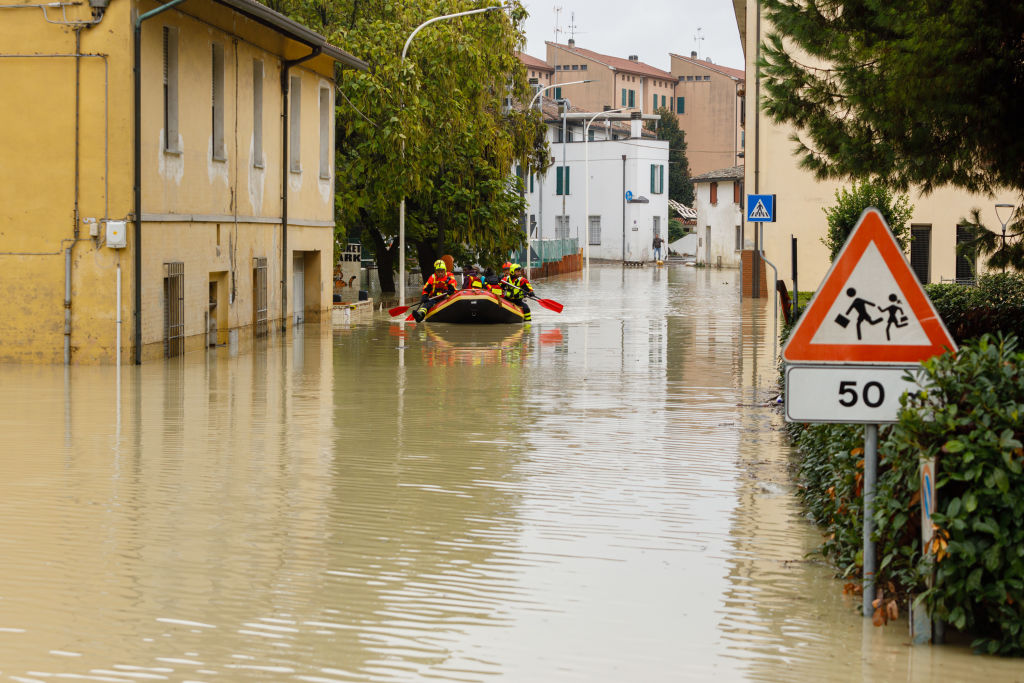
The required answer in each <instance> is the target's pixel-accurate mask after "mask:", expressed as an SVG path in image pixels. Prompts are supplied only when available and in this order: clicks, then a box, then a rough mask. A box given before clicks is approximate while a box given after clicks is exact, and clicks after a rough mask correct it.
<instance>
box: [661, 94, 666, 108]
mask: <svg viewBox="0 0 1024 683" xmlns="http://www.w3.org/2000/svg"><path fill="white" fill-rule="evenodd" d="M661 106H662V108H663V109H664V107H665V96H664V95H662V96H661Z"/></svg>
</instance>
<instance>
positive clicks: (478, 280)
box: [463, 275, 484, 289]
mask: <svg viewBox="0 0 1024 683" xmlns="http://www.w3.org/2000/svg"><path fill="white" fill-rule="evenodd" d="M483 287H484V278H483V276H482V275H469V276H467V277H466V284H465V285H464V286H463V289H483Z"/></svg>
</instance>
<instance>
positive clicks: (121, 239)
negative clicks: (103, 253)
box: [107, 221, 128, 249]
mask: <svg viewBox="0 0 1024 683" xmlns="http://www.w3.org/2000/svg"><path fill="white" fill-rule="evenodd" d="M107 246H108V247H110V248H111V249H124V248H125V247H127V246H128V228H127V223H126V222H125V221H107Z"/></svg>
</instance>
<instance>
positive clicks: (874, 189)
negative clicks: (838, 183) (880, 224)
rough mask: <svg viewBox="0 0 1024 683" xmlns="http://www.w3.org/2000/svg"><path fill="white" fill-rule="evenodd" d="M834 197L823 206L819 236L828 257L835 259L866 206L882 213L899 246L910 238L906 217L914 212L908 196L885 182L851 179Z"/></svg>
mask: <svg viewBox="0 0 1024 683" xmlns="http://www.w3.org/2000/svg"><path fill="white" fill-rule="evenodd" d="M835 197H836V203H835V206H830V207H828V208H826V209H824V211H825V218H826V220H827V221H828V232H827V233H825V236H824V237H822V238H821V243H822V244H824V245H825V248H826V249H828V251H829V256H828V258H829V261H835V260H836V255H837V254H839V250H840V249H842V248H843V245H844V244H846V239H847V238H848V237H849V236H850V233H851V232H853V229H854V228H855V227H856V226H857V220H858V219H859V218H860V215H861V214H862V213H863V212H864V209H866V208H868V207H869V206H873V207H875V208H877V209H878V210H879V211H880V212H881V213H882V215H883V216H885V221H886V223H888V224H889V230H891V231H892V234H893V237H895V238H896V241H897V242H899V245H900V249H905V248H906V246H907V243H908V240H909V239H910V217H911V216H912V215H913V214H914V209H913V208H912V207H911V206H910V197H908V196H907V195H905V194H896V193H894V192H893V191H892V190H891V189H889V188H888V187H887V186H885V185H882V184H880V183H877V182H874V181H871V180H865V181H862V182H854V183H853V186H852V187H851V188H850V189H849V190H847V189H846V188H839V189H838V190H836V194H835Z"/></svg>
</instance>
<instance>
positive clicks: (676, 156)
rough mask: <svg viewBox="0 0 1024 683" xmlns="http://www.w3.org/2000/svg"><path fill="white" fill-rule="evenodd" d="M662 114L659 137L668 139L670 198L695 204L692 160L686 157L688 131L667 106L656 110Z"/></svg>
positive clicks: (686, 203) (690, 204)
mask: <svg viewBox="0 0 1024 683" xmlns="http://www.w3.org/2000/svg"><path fill="white" fill-rule="evenodd" d="M656 113H658V114H660V115H661V121H659V122H658V139H659V140H668V198H669V199H671V200H673V201H677V202H680V203H682V204H685V205H686V206H693V200H694V194H693V180H692V179H691V178H690V161H689V159H687V158H686V131H684V130H682V129H681V128H679V117H677V116H676V115H675V113H674V112H671V111H669V110H668V109H666V108H665V107H661V108H659V109H658V111H657V112H656Z"/></svg>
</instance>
